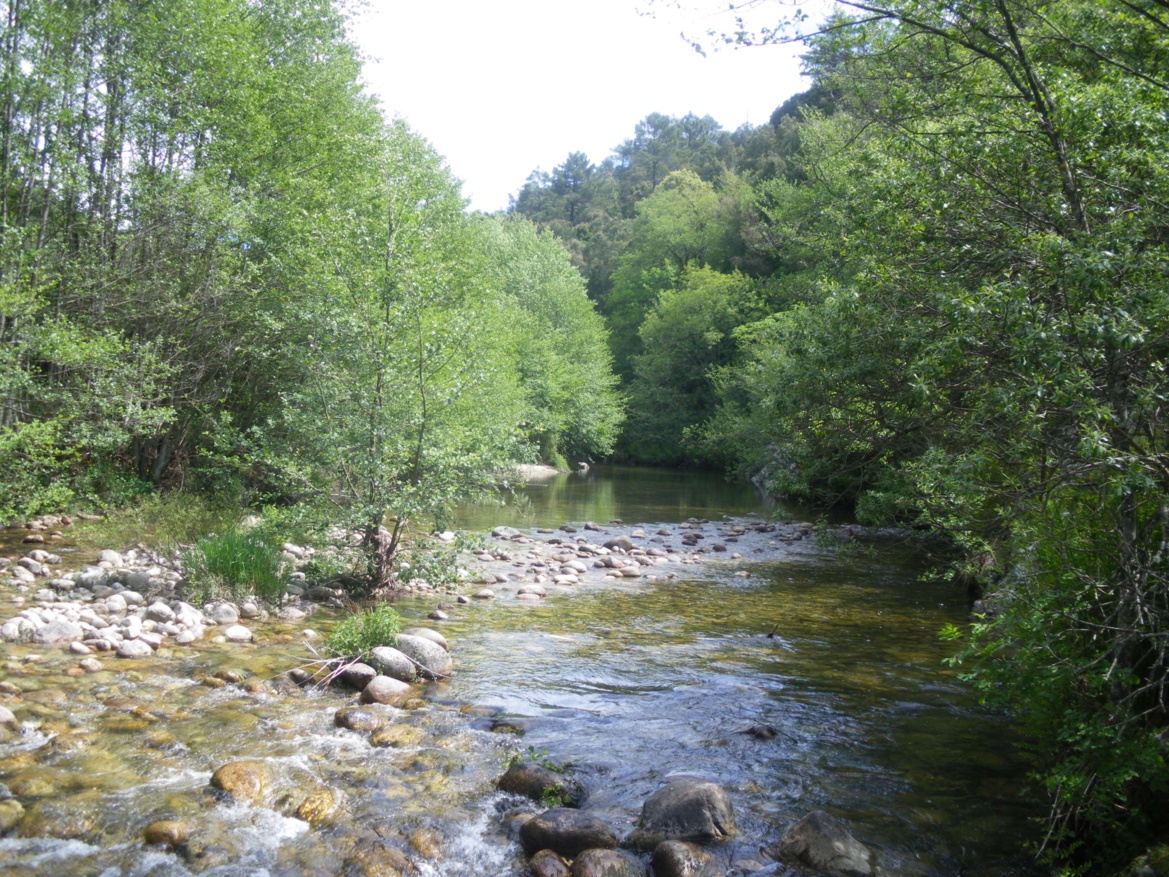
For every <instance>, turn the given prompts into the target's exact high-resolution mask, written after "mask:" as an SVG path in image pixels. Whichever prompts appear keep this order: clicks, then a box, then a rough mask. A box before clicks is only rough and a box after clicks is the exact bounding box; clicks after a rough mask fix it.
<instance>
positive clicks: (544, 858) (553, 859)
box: [528, 850, 569, 877]
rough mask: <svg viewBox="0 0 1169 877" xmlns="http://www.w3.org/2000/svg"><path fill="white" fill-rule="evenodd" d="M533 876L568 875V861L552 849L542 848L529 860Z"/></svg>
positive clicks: (557, 876) (558, 876)
mask: <svg viewBox="0 0 1169 877" xmlns="http://www.w3.org/2000/svg"><path fill="white" fill-rule="evenodd" d="M528 870H529V871H531V872H532V877H568V873H569V872H568V863H567V862H566V861H564V859H562V858H560V856H558V855H556V853H554V852H552V850H540V852H538V853H536V855H534V856H532V860H531V861H530V862H528Z"/></svg>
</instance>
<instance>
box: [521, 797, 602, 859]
mask: <svg viewBox="0 0 1169 877" xmlns="http://www.w3.org/2000/svg"><path fill="white" fill-rule="evenodd" d="M520 844H521V845H522V846H523V848H524V851H525V852H526V853H528V854H529V855H531V854H532V853H536V852H539V851H540V850H552V851H553V852H555V853H559V854H560V855H562V856H564V857H565V858H568V859H571V858H573V857H574V856H577V855H579V854H580V853H582V852H584V851H585V850H588V849H593V848H597V849H614V848H615V847H616V846H617V836H616V835H615V834H614V833H613V829H611V828H610V827H609V825H608V823H606V822H604V821H603V820H600V819H598V818H597V817H596V816H592V815H590V814H588V813H582V812H581V811H580V810H572V809H569V808H567V807H555V808H553V809H552V810H548V811H546V812H544V813H541V814H540V815H539V816H536V817H534V818H532V819H529V820H528V821H527V822H525V823H524V825H523V827H522V828H520Z"/></svg>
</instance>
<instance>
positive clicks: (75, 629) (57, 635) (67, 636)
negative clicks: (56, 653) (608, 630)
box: [32, 621, 85, 643]
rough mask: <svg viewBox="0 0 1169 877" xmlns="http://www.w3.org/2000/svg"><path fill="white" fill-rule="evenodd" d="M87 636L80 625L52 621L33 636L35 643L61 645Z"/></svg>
mask: <svg viewBox="0 0 1169 877" xmlns="http://www.w3.org/2000/svg"><path fill="white" fill-rule="evenodd" d="M84 634H85V631H84V630H83V629H82V627H81V625H80V624H73V623H72V622H70V621H50V622H49V623H48V624H46V625H45V626H44V627H41V628H38V630H37V632H36V633H34V634H33V636H32V640H33V642H35V643H59V642H66V641H70V640H79V639H81V637H82V636H83V635H84Z"/></svg>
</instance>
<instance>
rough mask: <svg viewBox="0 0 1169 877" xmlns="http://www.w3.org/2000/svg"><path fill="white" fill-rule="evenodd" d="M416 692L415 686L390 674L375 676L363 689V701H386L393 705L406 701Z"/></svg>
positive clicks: (385, 702)
mask: <svg viewBox="0 0 1169 877" xmlns="http://www.w3.org/2000/svg"><path fill="white" fill-rule="evenodd" d="M413 694H414V688H413V686H411V685H408V684H407V683H405V682H402V681H400V680H398V679H391V678H390V677H389V676H375V677H374V678H373V679H371V680H369V683H368V684H367V685H366V686H365V688H363V689H362V690H361V702H362V703H384V704H390V705H392V706H397V705H399V704H403V703H405V702H406V701H407V700H409V699H410V698H411V696H413Z"/></svg>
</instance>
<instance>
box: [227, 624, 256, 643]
mask: <svg viewBox="0 0 1169 877" xmlns="http://www.w3.org/2000/svg"><path fill="white" fill-rule="evenodd" d="M223 635H224V637H225V638H226V639H227V641H228V642H229V643H250V642H251V641H252V640H253V639H254V636H253V634H252V632H251V631H250V630H248V629H247V628H246V627H244V626H243V625H242V624H233V625H231V627H229V628H228V629H227V630H225V631H224V632H223Z"/></svg>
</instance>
